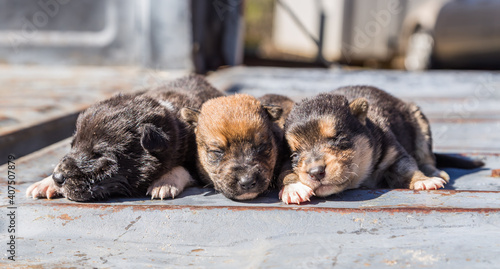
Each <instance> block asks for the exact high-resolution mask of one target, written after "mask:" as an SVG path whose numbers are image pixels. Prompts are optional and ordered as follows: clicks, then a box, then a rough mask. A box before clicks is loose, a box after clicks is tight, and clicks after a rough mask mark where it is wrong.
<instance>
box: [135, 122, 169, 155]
mask: <svg viewBox="0 0 500 269" xmlns="http://www.w3.org/2000/svg"><path fill="white" fill-rule="evenodd" d="M141 129H142V130H141V133H142V134H141V146H142V147H143V148H144V149H145V150H147V151H149V152H151V153H159V152H162V151H164V150H166V149H167V143H168V140H169V137H168V135H167V134H166V133H165V132H164V131H163V130H162V129H160V128H158V127H156V126H154V125H153V124H150V123H147V124H144V126H142V128H141Z"/></svg>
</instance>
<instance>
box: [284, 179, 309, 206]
mask: <svg viewBox="0 0 500 269" xmlns="http://www.w3.org/2000/svg"><path fill="white" fill-rule="evenodd" d="M313 195H314V192H313V190H312V189H311V188H309V186H306V185H304V184H302V183H301V182H297V183H292V184H288V185H285V186H284V187H283V189H281V191H280V194H279V197H280V199H281V200H282V201H283V202H285V203H286V204H300V203H302V202H306V201H310V198H311V196H313Z"/></svg>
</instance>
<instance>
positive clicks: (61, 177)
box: [52, 172, 66, 185]
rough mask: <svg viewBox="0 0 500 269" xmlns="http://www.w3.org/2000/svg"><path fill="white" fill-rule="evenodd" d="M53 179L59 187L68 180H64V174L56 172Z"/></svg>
mask: <svg viewBox="0 0 500 269" xmlns="http://www.w3.org/2000/svg"><path fill="white" fill-rule="evenodd" d="M52 179H53V180H54V182H56V184H58V185H62V184H63V183H64V181H65V180H66V178H64V175H63V173H61V172H54V173H53V174H52Z"/></svg>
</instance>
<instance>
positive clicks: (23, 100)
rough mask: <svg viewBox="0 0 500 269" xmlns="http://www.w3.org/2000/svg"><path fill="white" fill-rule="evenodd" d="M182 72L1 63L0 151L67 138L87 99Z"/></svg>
mask: <svg viewBox="0 0 500 269" xmlns="http://www.w3.org/2000/svg"><path fill="white" fill-rule="evenodd" d="M182 74H186V71H170V72H161V71H155V70H148V69H141V68H137V67H50V68H47V67H44V66H8V65H0V85H1V86H0V97H1V98H0V156H6V155H7V154H12V153H13V154H16V155H17V156H22V155H25V154H28V153H30V152H33V151H35V150H38V149H40V148H43V147H45V146H47V145H50V144H52V143H55V142H57V141H60V140H62V139H64V138H67V137H69V136H71V134H72V133H73V132H74V125H75V122H76V118H77V115H78V113H79V112H80V111H82V110H84V109H85V108H87V107H88V106H89V105H91V104H93V103H95V102H97V101H100V100H103V99H106V98H108V97H110V96H112V95H113V94H116V93H118V92H131V91H134V90H138V89H141V88H143V87H148V86H152V85H156V84H158V83H161V81H163V80H165V79H172V78H175V77H178V76H180V75H182ZM3 163H5V161H3V160H2V161H0V164H3Z"/></svg>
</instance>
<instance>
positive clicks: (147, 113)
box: [27, 76, 223, 201]
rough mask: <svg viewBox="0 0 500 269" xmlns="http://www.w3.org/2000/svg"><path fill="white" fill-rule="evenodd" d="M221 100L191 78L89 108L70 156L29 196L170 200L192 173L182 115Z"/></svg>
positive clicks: (189, 133) (191, 148) (190, 143)
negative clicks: (139, 197)
mask: <svg viewBox="0 0 500 269" xmlns="http://www.w3.org/2000/svg"><path fill="white" fill-rule="evenodd" d="M222 95H223V94H222V93H221V92H219V91H218V90H216V89H215V88H213V87H212V86H211V85H210V84H209V83H208V82H206V81H205V79H204V78H203V77H200V76H189V77H185V78H181V79H178V80H175V81H173V82H171V83H168V84H166V85H164V86H162V87H159V88H157V89H154V90H150V91H145V92H141V93H139V94H134V95H129V94H126V95H117V96H114V97H112V98H110V99H108V100H105V101H102V102H99V103H97V104H95V105H93V106H91V107H90V108H88V109H87V110H86V111H84V112H82V113H81V114H80V115H79V117H78V120H77V124H76V133H75V135H74V137H73V141H72V143H71V150H70V152H69V153H68V154H67V155H66V156H64V157H63V158H62V160H61V161H60V162H59V164H58V165H57V166H56V168H55V169H54V173H53V175H52V176H50V177H47V178H45V179H44V180H42V181H40V182H37V183H35V184H33V185H32V186H30V187H29V188H28V190H27V195H28V196H33V198H41V197H47V198H51V197H56V196H60V195H63V196H65V197H66V198H68V199H70V200H74V201H93V200H104V199H107V198H109V197H110V196H112V195H117V196H143V195H145V194H146V193H150V194H151V196H152V198H162V199H163V198H166V197H172V198H173V197H174V196H176V195H178V194H179V193H180V192H182V190H183V189H184V188H185V187H186V186H188V185H189V184H190V183H191V182H192V178H191V176H190V174H189V173H188V172H187V171H186V169H185V168H184V167H187V168H188V169H189V167H190V166H192V165H193V164H190V161H192V160H193V159H195V155H194V154H195V152H196V151H195V148H196V146H195V139H194V133H193V130H192V128H191V127H190V126H189V125H188V124H186V123H185V122H184V121H182V120H181V119H180V117H179V116H180V115H179V110H180V109H181V108H182V107H184V106H189V107H194V108H200V107H201V105H202V104H203V102H205V101H206V100H208V99H211V98H215V97H218V96H222Z"/></svg>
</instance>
